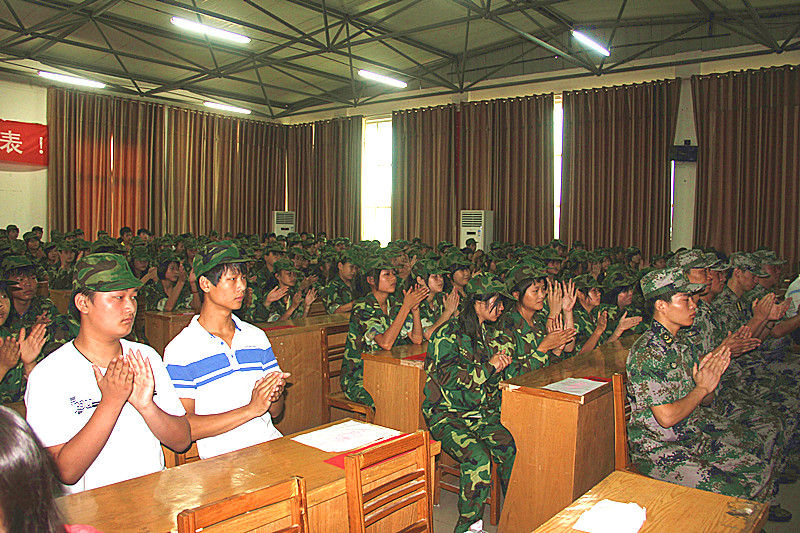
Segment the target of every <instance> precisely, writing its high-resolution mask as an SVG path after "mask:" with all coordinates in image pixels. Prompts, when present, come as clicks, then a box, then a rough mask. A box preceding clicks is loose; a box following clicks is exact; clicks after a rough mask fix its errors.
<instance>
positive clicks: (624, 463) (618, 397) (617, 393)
mask: <svg viewBox="0 0 800 533" xmlns="http://www.w3.org/2000/svg"><path fill="white" fill-rule="evenodd" d="M611 386H612V389H613V394H614V469H615V470H624V471H628V472H636V467H634V466H633V462H631V456H630V453H629V452H628V421H629V420H630V419H631V404H630V403H628V399H627V394H626V392H625V378H624V376H623V375H622V374H620V373H616V374H614V375H613V376H612V378H611Z"/></svg>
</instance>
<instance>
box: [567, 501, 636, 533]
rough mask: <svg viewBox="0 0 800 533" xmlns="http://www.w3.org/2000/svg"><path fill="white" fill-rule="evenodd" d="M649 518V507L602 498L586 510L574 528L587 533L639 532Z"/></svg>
mask: <svg viewBox="0 0 800 533" xmlns="http://www.w3.org/2000/svg"><path fill="white" fill-rule="evenodd" d="M646 519H647V509H645V508H644V507H639V506H638V505H637V504H635V503H633V502H631V503H622V502H615V501H613V500H602V501H599V502H597V503H596V504H594V505H593V506H592V508H591V509H589V510H588V511H585V512H584V513H583V514H582V515H581V517H580V518H579V519H578V521H577V522H576V523H575V525H574V526H572V529H577V530H578V531H585V532H586V533H637V531H639V530H640V529H641V528H642V526H643V525H644V521H645V520H646Z"/></svg>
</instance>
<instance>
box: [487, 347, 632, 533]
mask: <svg viewBox="0 0 800 533" xmlns="http://www.w3.org/2000/svg"><path fill="white" fill-rule="evenodd" d="M633 341H634V338H633V337H632V336H629V337H626V338H625V339H623V341H622V342H620V341H617V342H613V343H609V344H606V345H603V346H601V347H600V348H598V349H596V350H594V351H592V352H589V353H588V354H584V355H582V356H576V357H573V358H570V359H567V360H566V361H562V362H561V363H557V364H555V365H552V366H549V367H546V368H543V369H541V370H536V371H534V372H529V373H528V374H524V375H522V376H519V377H516V378H514V379H510V380H508V381H504V382H502V383H501V384H500V388H501V390H502V394H503V403H502V407H501V414H500V417H501V421H502V423H503V425H504V426H505V427H506V428H507V429H508V430H509V431H510V432H511V434H512V435H513V436H514V441H515V443H516V446H517V456H516V460H515V461H514V469H513V471H512V473H511V481H510V483H509V487H508V493H507V495H506V499H505V503H504V504H503V513H502V515H501V517H500V527H499V528H498V531H503V532H504V533H515V532H524V533H529V532H530V531H532V530H533V529H535V528H536V527H538V526H539V525H541V524H543V523H544V522H545V521H546V520H548V519H549V518H550V517H551V516H553V515H554V514H556V513H557V512H558V511H559V510H561V509H563V508H564V507H566V506H567V505H569V504H570V503H572V502H573V501H575V499H576V498H578V497H579V496H580V495H581V494H583V493H584V492H586V491H587V490H589V489H590V488H592V487H593V486H595V485H596V484H597V483H598V482H600V480H602V479H603V478H604V477H606V476H607V475H608V474H610V473H611V472H612V471H613V470H614V412H613V396H612V393H611V383H607V384H604V385H603V386H602V387H600V388H598V389H595V390H593V391H591V392H590V393H588V394H586V395H584V396H574V395H571V394H565V393H560V392H554V391H549V390H546V389H542V387H543V386H545V385H549V384H550V383H555V382H557V381H560V380H562V379H564V378H568V377H589V376H595V377H600V378H607V379H610V378H611V376H612V375H613V374H614V373H615V372H622V373H624V372H625V362H626V360H627V357H628V350H629V348H630V346H631V344H633Z"/></svg>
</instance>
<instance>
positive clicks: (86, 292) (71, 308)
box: [68, 287, 97, 322]
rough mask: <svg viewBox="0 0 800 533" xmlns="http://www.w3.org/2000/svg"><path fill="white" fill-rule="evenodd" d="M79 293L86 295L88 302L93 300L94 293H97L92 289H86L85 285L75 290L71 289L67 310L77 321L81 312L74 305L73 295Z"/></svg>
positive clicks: (79, 319)
mask: <svg viewBox="0 0 800 533" xmlns="http://www.w3.org/2000/svg"><path fill="white" fill-rule="evenodd" d="M79 294H82V295H84V296H86V297H87V298H88V299H89V301H90V302H93V301H94V295H95V294H97V291H93V290H92V289H87V288H86V287H84V288H82V289H78V290H76V291H72V298H70V300H69V307H68V311H69V314H70V315H72V318H74V319H75V320H77V321H78V322H80V321H81V313H80V311H78V308H77V307H75V297H76V296H77V295H79Z"/></svg>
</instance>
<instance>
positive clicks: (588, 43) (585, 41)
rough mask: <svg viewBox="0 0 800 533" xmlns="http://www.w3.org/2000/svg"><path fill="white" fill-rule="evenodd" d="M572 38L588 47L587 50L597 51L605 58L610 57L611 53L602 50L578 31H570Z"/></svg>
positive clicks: (600, 46)
mask: <svg viewBox="0 0 800 533" xmlns="http://www.w3.org/2000/svg"><path fill="white" fill-rule="evenodd" d="M572 36H573V37H575V38H576V39H578V40H579V41H580V42H582V43H583V44H585V45H586V46H588V47H589V48H592V49H594V50H597V51H598V52H600V53H601V54H603V55H604V56H606V57H608V56H610V55H611V52H609V51H608V49H607V48H604V47H603V46H602V45H601V44H599V43H597V42H596V41H593V40H592V39H590V38H589V37H587V36H586V35H584V34H582V33H581V32H579V31H576V30H572Z"/></svg>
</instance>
